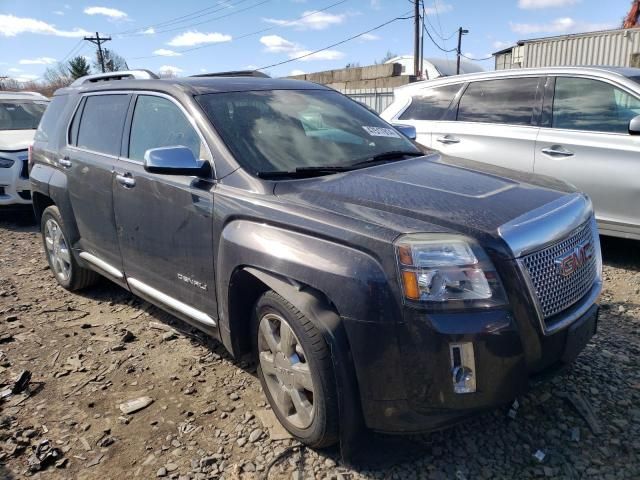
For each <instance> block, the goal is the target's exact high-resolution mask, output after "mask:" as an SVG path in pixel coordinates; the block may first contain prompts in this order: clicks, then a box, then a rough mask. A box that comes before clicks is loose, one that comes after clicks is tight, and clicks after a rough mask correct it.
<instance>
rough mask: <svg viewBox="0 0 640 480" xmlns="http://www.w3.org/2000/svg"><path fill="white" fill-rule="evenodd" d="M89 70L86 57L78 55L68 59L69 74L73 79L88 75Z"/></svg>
mask: <svg viewBox="0 0 640 480" xmlns="http://www.w3.org/2000/svg"><path fill="white" fill-rule="evenodd" d="M90 71H91V68H90V67H89V63H88V62H87V59H86V58H84V57H80V56H78V57H75V58H72V59H71V60H69V75H71V77H72V78H73V79H74V80H75V79H76V78H80V77H84V76H85V75H89V73H90Z"/></svg>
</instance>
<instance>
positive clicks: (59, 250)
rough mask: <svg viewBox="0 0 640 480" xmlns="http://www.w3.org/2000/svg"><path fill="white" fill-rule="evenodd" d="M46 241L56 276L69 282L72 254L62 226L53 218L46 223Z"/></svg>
mask: <svg viewBox="0 0 640 480" xmlns="http://www.w3.org/2000/svg"><path fill="white" fill-rule="evenodd" d="M44 240H45V245H46V246H47V255H49V260H50V263H51V267H52V268H53V271H54V273H55V275H56V276H57V277H58V278H59V279H60V280H62V281H63V282H66V281H68V280H69V277H70V275H71V252H70V251H69V247H68V245H67V241H66V240H65V238H64V234H63V233H62V229H61V228H60V225H59V224H58V222H56V221H55V220H54V219H53V218H49V219H48V220H47V222H46V223H45V226H44Z"/></svg>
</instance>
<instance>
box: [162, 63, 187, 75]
mask: <svg viewBox="0 0 640 480" xmlns="http://www.w3.org/2000/svg"><path fill="white" fill-rule="evenodd" d="M181 72H184V70H183V69H181V68H178V67H174V66H173V65H163V66H161V67H160V68H159V69H158V73H161V74H164V75H178V74H179V73H181Z"/></svg>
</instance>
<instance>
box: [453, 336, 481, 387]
mask: <svg viewBox="0 0 640 480" xmlns="http://www.w3.org/2000/svg"><path fill="white" fill-rule="evenodd" d="M449 353H450V356H451V380H452V382H453V391H454V392H455V393H474V392H475V391H476V374H475V371H476V361H475V354H474V351H473V343H471V342H464V343H450V344H449Z"/></svg>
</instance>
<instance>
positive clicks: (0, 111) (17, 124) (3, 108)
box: [0, 100, 47, 130]
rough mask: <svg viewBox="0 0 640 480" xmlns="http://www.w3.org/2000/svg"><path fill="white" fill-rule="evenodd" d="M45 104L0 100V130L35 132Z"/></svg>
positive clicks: (45, 106)
mask: <svg viewBox="0 0 640 480" xmlns="http://www.w3.org/2000/svg"><path fill="white" fill-rule="evenodd" d="M46 108H47V102H44V101H42V102H34V101H32V100H30V101H22V100H0V130H35V129H36V128H38V123H40V118H41V117H42V114H43V113H44V111H45V109H46Z"/></svg>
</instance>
